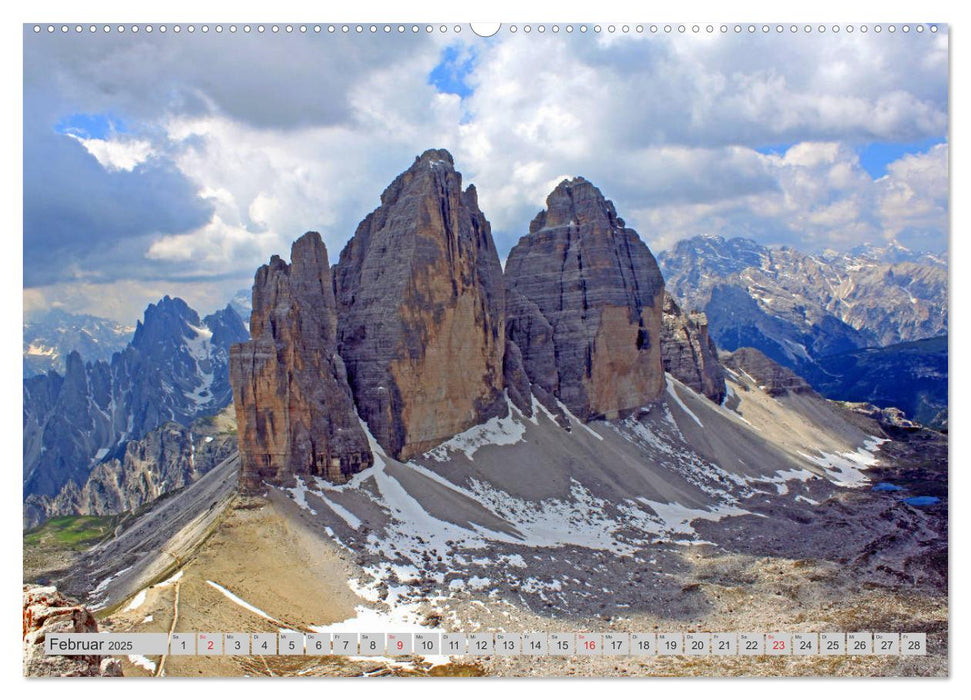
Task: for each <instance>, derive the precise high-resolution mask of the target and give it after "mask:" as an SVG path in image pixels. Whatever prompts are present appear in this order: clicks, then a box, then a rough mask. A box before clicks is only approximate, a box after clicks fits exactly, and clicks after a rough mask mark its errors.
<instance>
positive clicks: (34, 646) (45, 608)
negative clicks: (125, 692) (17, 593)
mask: <svg viewBox="0 0 971 700" xmlns="http://www.w3.org/2000/svg"><path fill="white" fill-rule="evenodd" d="M23 602H24V639H23V643H24V675H25V676H29V677H45V676H48V677H49V676H120V675H122V674H121V664H119V663H118V661H117V659H111V658H109V657H101V656H47V655H46V654H45V653H44V643H45V641H46V639H47V635H48V634H63V633H76V632H88V633H92V632H97V631H98V623H97V621H96V620H95V619H94V615H92V614H91V612H90V611H89V610H88V609H87V608H85V607H84V606H83V605H81V604H80V603H78V601H76V600H72V599H70V598H66V597H64V596H63V595H62V594H61V593H59V592H58V590H57V589H56V588H54V587H53V586H30V585H27V586H24V599H23Z"/></svg>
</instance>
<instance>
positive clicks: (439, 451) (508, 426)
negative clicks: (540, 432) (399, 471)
mask: <svg viewBox="0 0 971 700" xmlns="http://www.w3.org/2000/svg"><path fill="white" fill-rule="evenodd" d="M506 406H507V409H508V410H507V413H506V417H505V418H497V417H493V418H490V419H489V420H487V421H486V422H485V423H481V424H479V425H476V426H473V427H471V428H469V429H468V430H466V431H465V432H462V433H459V434H458V435H456V436H455V437H453V438H452V439H451V440H447V441H446V442H443V443H442V444H441V445H439V446H438V447H436V448H435V449H433V450H430V451H428V452H426V453H425V456H426V457H428V458H429V459H433V460H435V461H436V462H446V461H448V455H449V453H450V452H462V453H464V454H465V456H466V457H468V458H469V459H470V460H471V459H473V458H474V455H475V453H476V451H477V450H479V448H481V447H485V446H487V445H515V444H516V443H517V442H522V440H523V436H524V435H525V434H526V426H525V425H523V422H522V420H523V414H522V413H520V412H519V411H518V410H517V409H516V407H515V406H513V405H512V404H511V403H510V402H509V401H508V399H507V401H506Z"/></svg>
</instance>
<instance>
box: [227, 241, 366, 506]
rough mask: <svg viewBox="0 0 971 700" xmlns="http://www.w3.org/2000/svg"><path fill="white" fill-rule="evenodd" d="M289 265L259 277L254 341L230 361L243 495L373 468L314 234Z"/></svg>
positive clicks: (273, 266) (274, 266)
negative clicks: (267, 483)
mask: <svg viewBox="0 0 971 700" xmlns="http://www.w3.org/2000/svg"><path fill="white" fill-rule="evenodd" d="M290 260H291V262H290V264H289V265H288V264H287V263H285V262H284V261H283V260H282V259H281V258H280V257H278V256H273V258H271V259H270V262H269V264H268V265H264V266H262V267H261V268H260V269H259V270H257V272H256V278H255V281H254V283H253V315H252V317H251V319H250V330H251V333H252V340H250V341H249V342H246V343H241V344H239V345H235V346H233V348H232V351H231V355H230V381H231V383H232V386H233V394H234V399H235V404H236V420H237V423H238V426H239V427H238V430H239V452H240V485H241V486H242V487H243V489H244V490H255V489H257V488H259V487H260V485H261V484H262V482H263V481H264V480H271V481H273V482H275V483H287V482H290V481H292V480H293V478H294V476H296V475H308V476H320V477H322V478H325V479H328V480H330V481H333V482H343V481H346V480H347V479H348V478H349V477H350V476H351V475H353V474H355V473H356V472H358V471H360V470H362V469H365V468H367V467H369V466H370V465H371V464H372V455H371V451H370V448H369V447H368V441H367V436H366V435H365V433H364V430H363V429H362V428H361V426H360V424H359V423H358V419H357V413H356V411H355V409H354V402H353V399H352V397H351V390H350V387H349V386H348V384H347V373H346V370H345V367H344V363H343V361H342V360H341V358H340V357H339V356H338V355H337V310H336V302H335V300H334V291H333V285H332V281H331V272H330V266H329V263H328V261H327V249H326V247H325V246H324V243H323V241H322V240H321V238H320V234H319V233H317V232H314V231H311V232H309V233H306V234H304V235H303V236H301V237H300V238H299V239H297V241H296V242H294V244H293V246H292V248H291V253H290Z"/></svg>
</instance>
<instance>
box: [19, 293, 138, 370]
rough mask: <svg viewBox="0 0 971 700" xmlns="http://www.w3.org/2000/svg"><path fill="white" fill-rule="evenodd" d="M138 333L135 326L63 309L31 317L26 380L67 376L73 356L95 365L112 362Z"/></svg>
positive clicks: (28, 319) (26, 329) (26, 337)
mask: <svg viewBox="0 0 971 700" xmlns="http://www.w3.org/2000/svg"><path fill="white" fill-rule="evenodd" d="M134 332H135V327H134V326H126V325H124V324H121V323H118V322H116V321H112V320H111V319H107V318H99V317H97V316H88V315H85V314H71V313H68V312H66V311H63V310H62V309H52V310H50V311H47V312H44V313H40V314H30V315H28V316H27V317H25V318H24V376H25V377H32V376H34V375H36V374H45V373H47V372H48V371H50V370H54V371H55V372H58V373H60V374H63V373H64V371H65V369H66V364H65V361H66V359H67V356H68V355H70V354H71V353H72V352H76V353H78V354H79V355H81V357H83V358H85V359H86V360H90V361H91V362H94V361H96V360H110V359H111V356H112V355H113V354H115V353H116V352H119V351H121V350H124V348H125V346H126V345H128V342H129V341H130V340H131V337H132V333H134Z"/></svg>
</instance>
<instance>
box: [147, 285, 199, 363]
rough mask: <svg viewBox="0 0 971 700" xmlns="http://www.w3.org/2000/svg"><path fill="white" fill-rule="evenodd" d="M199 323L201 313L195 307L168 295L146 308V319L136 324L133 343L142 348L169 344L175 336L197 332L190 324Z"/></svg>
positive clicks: (197, 324)
mask: <svg viewBox="0 0 971 700" xmlns="http://www.w3.org/2000/svg"><path fill="white" fill-rule="evenodd" d="M199 325H201V324H200V321H199V314H198V313H196V311H195V310H194V309H192V308H191V307H190V306H189V305H188V304H186V303H185V301H183V300H182V299H180V298H179V297H174V298H173V297H170V296H168V295H166V296H164V297H162V298H161V299H160V300H159V301H158V303H156V304H149V305H148V307H147V308H146V309H145V317H144V320H142V321H139V322H138V323H137V324H136V326H135V336H134V338H132V343H131V344H132V346H133V347H135V348H138V349H140V350H145V349H148V348H149V347H151V346H153V345H158V344H168V343H170V342H171V341H172V339H173V338H179V337H182V336H183V335H186V334H189V333H195V331H192V330H191V329H190V328H189V326H196V327H198V326H199Z"/></svg>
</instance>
